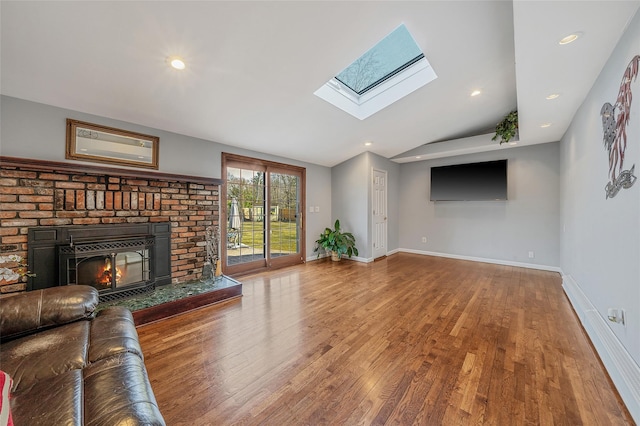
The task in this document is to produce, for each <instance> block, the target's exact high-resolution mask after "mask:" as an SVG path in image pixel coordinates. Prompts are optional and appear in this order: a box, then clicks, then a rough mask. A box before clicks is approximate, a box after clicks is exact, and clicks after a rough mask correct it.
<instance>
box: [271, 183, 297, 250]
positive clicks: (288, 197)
mask: <svg viewBox="0 0 640 426" xmlns="http://www.w3.org/2000/svg"><path fill="white" fill-rule="evenodd" d="M269 183H270V186H269V211H270V215H269V218H270V223H269V225H270V230H269V242H270V244H269V254H270V257H271V258H272V259H274V258H277V257H281V256H288V255H299V252H300V233H299V229H300V226H299V216H300V215H299V214H298V210H299V206H300V203H299V194H300V178H299V177H298V176H295V175H292V174H287V173H275V172H271V173H269Z"/></svg>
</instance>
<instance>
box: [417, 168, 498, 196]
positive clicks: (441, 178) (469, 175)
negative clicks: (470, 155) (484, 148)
mask: <svg viewBox="0 0 640 426" xmlns="http://www.w3.org/2000/svg"><path fill="white" fill-rule="evenodd" d="M430 199H431V201H487V200H506V199H507V160H497V161H486V162H483V163H470V164H454V165H452V166H441V167H432V168H431V197H430Z"/></svg>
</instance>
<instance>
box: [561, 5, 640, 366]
mask: <svg viewBox="0 0 640 426" xmlns="http://www.w3.org/2000/svg"><path fill="white" fill-rule="evenodd" d="M638 54H640V15H639V14H636V16H635V18H634V19H633V21H632V22H631V23H630V25H629V27H628V29H627V31H626V32H625V34H624V35H623V36H622V38H621V40H620V42H619V43H618V45H617V47H616V49H615V50H614V51H613V53H612V54H611V57H610V58H609V60H608V62H607V64H606V65H605V67H604V68H603V70H602V72H601V74H600V76H599V78H598V80H597V81H596V83H595V84H594V86H593V88H592V89H591V91H590V93H589V95H588V96H587V98H586V99H585V101H584V103H583V104H582V106H581V107H580V109H579V110H578V112H577V113H576V115H575V117H574V119H573V121H572V123H571V126H570V128H569V130H568V131H567V133H566V134H565V136H564V137H563V138H562V141H561V148H562V149H561V153H560V154H561V157H560V158H561V200H562V201H561V229H562V238H561V256H560V259H561V266H562V270H563V272H564V273H565V274H566V275H568V276H569V277H571V278H572V279H573V281H575V283H576V284H577V285H578V286H579V287H580V289H581V290H582V292H583V293H584V294H585V296H586V297H587V298H588V299H589V301H590V302H591V304H592V305H593V306H595V308H596V309H597V311H598V313H599V314H600V316H602V318H606V317H607V308H608V307H621V308H626V310H627V314H628V315H627V326H626V327H622V326H621V325H616V324H612V323H608V322H607V324H608V326H609V327H610V328H611V329H612V330H613V332H614V333H615V334H616V336H617V338H618V339H619V340H620V342H621V343H622V344H623V345H624V346H625V348H626V349H627V351H628V352H629V354H630V355H631V356H632V357H633V359H634V360H635V362H636V363H639V364H640V269H639V268H640V266H639V265H640V228H639V226H638V225H639V224H640V183H638V182H636V183H635V185H633V186H632V187H631V188H629V189H623V190H621V191H620V193H619V194H618V195H617V196H615V197H614V198H610V199H605V191H604V187H605V185H606V184H607V182H608V171H609V157H608V152H607V150H606V149H605V147H604V145H603V131H602V121H601V117H600V109H601V108H602V105H603V104H604V103H605V102H610V103H611V104H614V103H615V102H616V97H617V95H618V91H619V88H620V83H621V80H622V76H623V73H624V71H625V69H626V68H627V65H628V64H629V62H630V60H631V59H632V58H633V57H634V56H635V55H638ZM631 90H632V92H633V95H634V96H633V103H632V107H631V119H630V122H629V126H628V127H627V137H628V145H627V150H626V153H625V160H624V166H625V167H624V169H629V168H631V166H632V165H634V164H635V165H636V168H635V176H640V79H636V80H635V81H634V82H633V83H632V85H631Z"/></svg>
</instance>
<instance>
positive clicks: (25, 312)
mask: <svg viewBox="0 0 640 426" xmlns="http://www.w3.org/2000/svg"><path fill="white" fill-rule="evenodd" d="M96 306H98V291H97V290H96V289H95V288H93V287H89V286H84V285H82V286H80V285H67V286H61V287H52V288H47V289H44V290H35V291H28V292H26V293H22V294H18V295H16V296H11V297H9V298H7V299H5V300H3V303H0V336H1V337H2V340H3V341H6V340H11V339H13V338H16V337H20V336H23V335H26V334H30V333H33V332H36V331H39V330H41V329H45V328H48V327H53V326H57V325H61V324H67V323H70V322H73V321H77V320H80V319H85V318H89V317H91V315H92V314H93V311H94V310H95V308H96Z"/></svg>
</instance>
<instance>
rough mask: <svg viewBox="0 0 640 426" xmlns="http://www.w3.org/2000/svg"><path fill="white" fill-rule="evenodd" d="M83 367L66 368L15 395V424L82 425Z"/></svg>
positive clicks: (46, 425) (33, 425) (13, 400)
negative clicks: (64, 370)
mask: <svg viewBox="0 0 640 426" xmlns="http://www.w3.org/2000/svg"><path fill="white" fill-rule="evenodd" d="M82 388H83V387H82V370H73V371H67V372H66V373H63V374H59V375H57V376H55V377H52V378H50V379H47V380H42V381H39V382H38V383H36V384H34V386H32V387H31V389H29V390H28V391H27V392H17V393H15V394H14V395H12V403H11V408H12V410H13V415H14V419H15V421H16V425H21V424H24V425H29V426H38V425H42V426H51V425H69V426H71V425H78V426H81V425H83V424H84V423H83V419H82V416H83V391H82Z"/></svg>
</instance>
